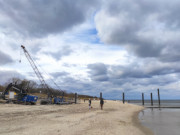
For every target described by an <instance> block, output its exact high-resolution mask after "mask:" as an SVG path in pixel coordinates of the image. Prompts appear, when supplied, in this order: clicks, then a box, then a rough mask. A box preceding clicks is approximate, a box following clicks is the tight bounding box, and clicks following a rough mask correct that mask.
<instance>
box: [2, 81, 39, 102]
mask: <svg viewBox="0 0 180 135" xmlns="http://www.w3.org/2000/svg"><path fill="white" fill-rule="evenodd" d="M6 95H9V98H6V97H7V96H6ZM1 98H2V99H4V100H7V103H8V102H10V101H12V102H13V103H20V104H21V103H25V104H31V105H34V104H36V102H37V100H38V97H37V96H32V95H28V94H27V91H26V90H24V89H22V88H21V87H20V86H18V85H17V84H16V83H15V84H13V83H10V84H9V85H8V86H7V87H6V89H5V90H4V91H3V92H2V94H1Z"/></svg>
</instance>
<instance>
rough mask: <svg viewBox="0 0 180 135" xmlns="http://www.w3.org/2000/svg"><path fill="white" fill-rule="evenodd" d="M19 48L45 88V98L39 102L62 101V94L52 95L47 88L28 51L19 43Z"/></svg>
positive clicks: (54, 102) (52, 102)
mask: <svg viewBox="0 0 180 135" xmlns="http://www.w3.org/2000/svg"><path fill="white" fill-rule="evenodd" d="M21 48H22V49H23V51H24V54H25V56H26V58H27V59H28V61H29V63H30V65H31V67H32V69H33V70H34V72H35V74H36V76H37V77H38V79H39V81H40V83H41V85H42V86H43V89H44V90H46V93H47V98H46V99H42V100H41V102H40V103H41V104H60V103H61V102H63V96H62V98H59V97H55V96H54V94H53V91H52V90H51V89H50V88H49V86H48V85H47V83H46V82H45V80H44V78H43V76H42V74H41V72H40V71H39V69H38V67H37V66H36V64H35V62H34V61H33V59H32V57H31V56H30V54H29V52H28V51H27V50H26V48H25V46H23V45H21ZM54 84H55V85H57V84H56V83H54ZM61 93H63V92H62V91H61Z"/></svg>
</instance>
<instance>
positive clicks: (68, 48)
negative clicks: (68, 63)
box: [46, 46, 73, 60]
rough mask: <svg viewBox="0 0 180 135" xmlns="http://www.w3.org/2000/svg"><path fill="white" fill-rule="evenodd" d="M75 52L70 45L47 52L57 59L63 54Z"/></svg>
mask: <svg viewBox="0 0 180 135" xmlns="http://www.w3.org/2000/svg"><path fill="white" fill-rule="evenodd" d="M72 52H73V50H72V49H71V48H70V47H69V46H63V47H61V49H60V50H58V51H57V52H47V53H46V54H48V55H51V56H52V57H53V58H55V59H56V60H60V59H61V58H62V57H63V56H68V55H70V54H71V53H72Z"/></svg>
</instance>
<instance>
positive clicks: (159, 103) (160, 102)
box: [157, 89, 161, 106]
mask: <svg viewBox="0 0 180 135" xmlns="http://www.w3.org/2000/svg"><path fill="white" fill-rule="evenodd" d="M157 92H158V101H159V106H160V105H161V101H160V94H159V89H157Z"/></svg>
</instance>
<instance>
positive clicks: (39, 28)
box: [0, 0, 98, 37]
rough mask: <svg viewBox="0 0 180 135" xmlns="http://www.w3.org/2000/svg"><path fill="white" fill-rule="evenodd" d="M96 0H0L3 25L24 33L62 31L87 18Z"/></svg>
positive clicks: (34, 35)
mask: <svg viewBox="0 0 180 135" xmlns="http://www.w3.org/2000/svg"><path fill="white" fill-rule="evenodd" d="M96 5H98V2H97V1H95V0H91V1H84V0H76V1H72V0H60V1H59V0H53V1H52V0H30V1H29V0H12V1H4V0H0V15H1V19H0V24H1V27H3V28H5V29H7V30H9V31H11V32H12V30H13V31H15V32H18V33H21V34H22V35H24V36H30V37H43V36H46V35H49V34H54V33H60V32H63V31H65V30H67V29H70V28H72V27H73V26H75V25H77V24H80V23H82V22H83V21H85V19H86V17H87V16H88V14H89V13H90V12H91V11H92V9H93V7H95V6H96Z"/></svg>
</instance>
